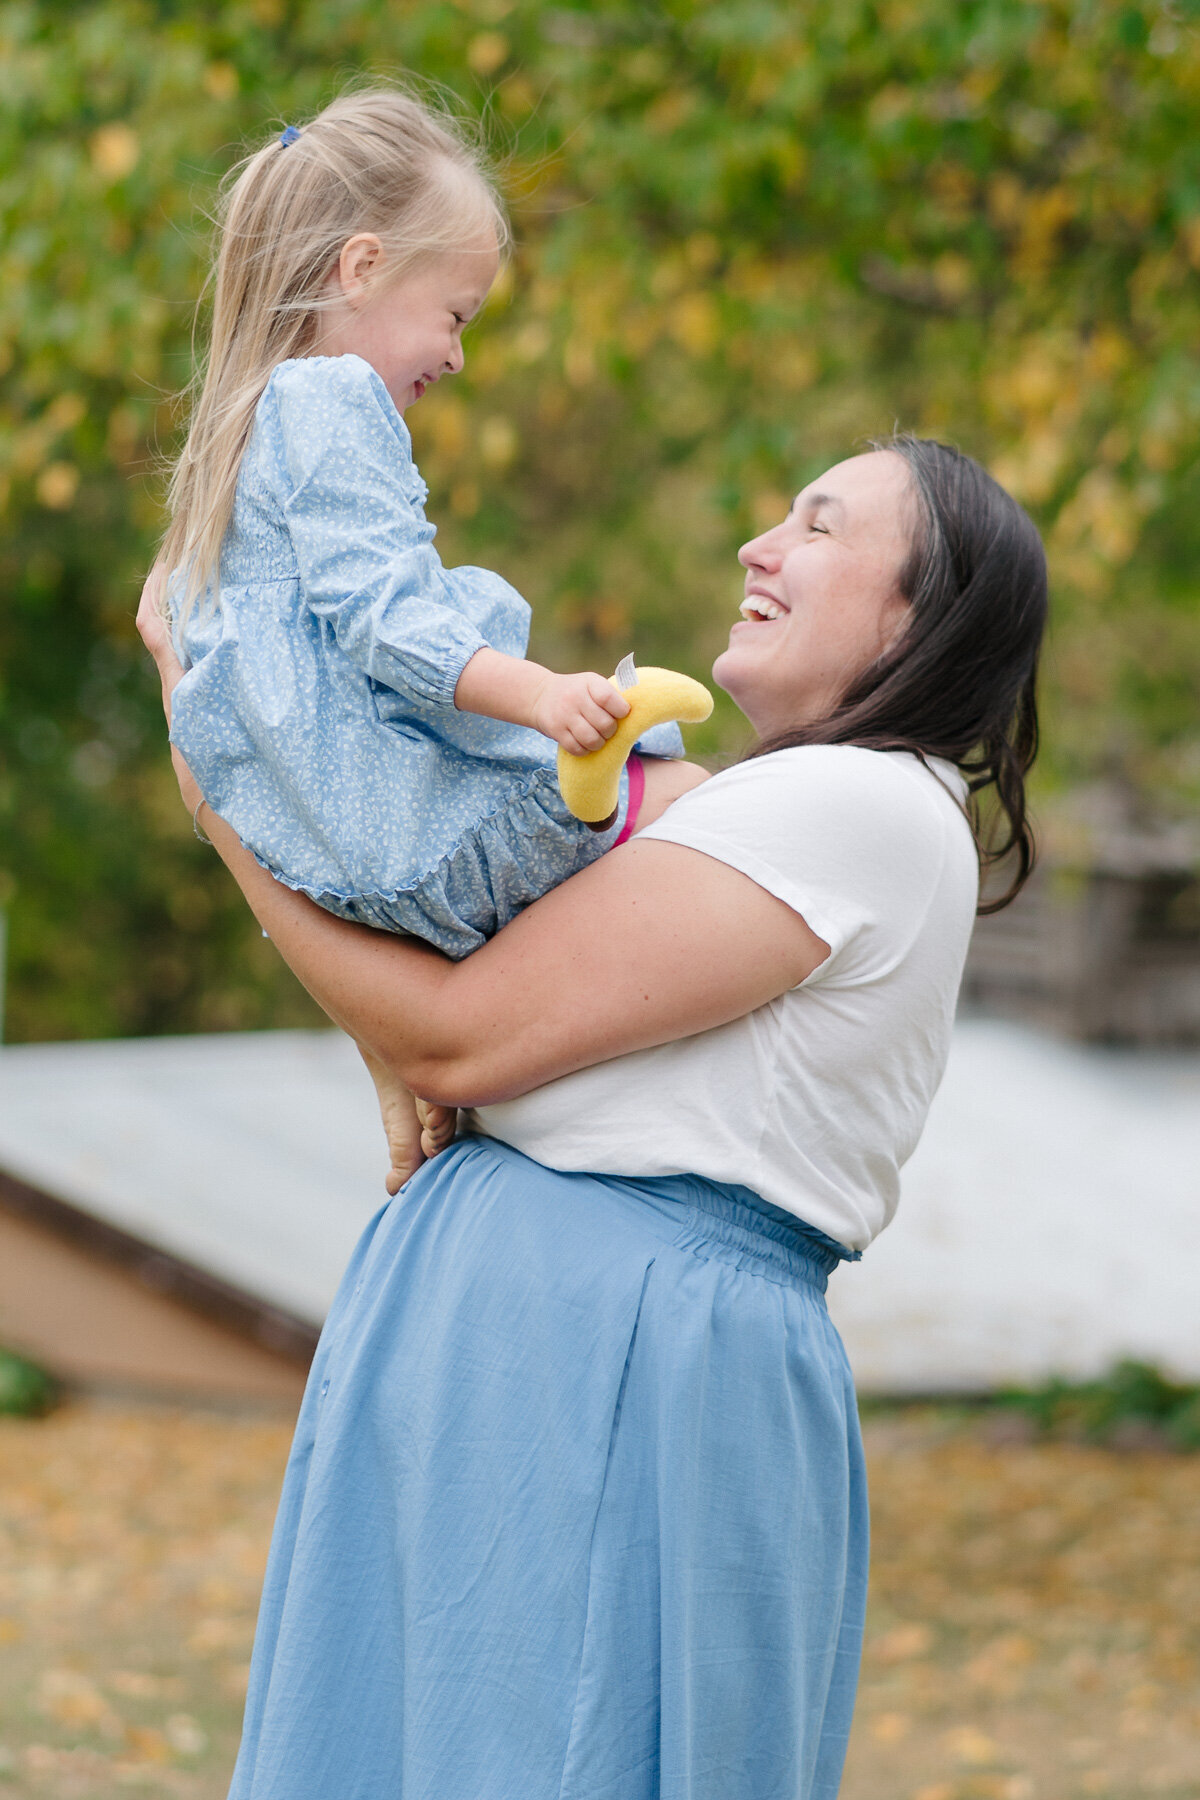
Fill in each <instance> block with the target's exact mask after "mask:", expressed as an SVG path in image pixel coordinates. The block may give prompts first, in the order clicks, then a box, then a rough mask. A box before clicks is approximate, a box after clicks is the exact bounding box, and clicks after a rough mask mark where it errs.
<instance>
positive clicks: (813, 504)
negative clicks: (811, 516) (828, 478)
mask: <svg viewBox="0 0 1200 1800" xmlns="http://www.w3.org/2000/svg"><path fill="white" fill-rule="evenodd" d="M807 505H808V510H809V512H810V513H815V512H820V510H821V508H822V507H823V506H836V507H837V509H838V511H839V512H842V513H844V512H845V510H846V506H845V502H844V501H842V500H839V499H838V497H837V495H836V494H810V495H809V496H808V501H807Z"/></svg>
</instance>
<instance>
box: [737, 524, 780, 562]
mask: <svg viewBox="0 0 1200 1800" xmlns="http://www.w3.org/2000/svg"><path fill="white" fill-rule="evenodd" d="M774 535H775V534H774V532H772V531H764V532H763V533H762V534H761V535H760V536H759V537H756V538H751V539H750V542H749V543H748V544H743V545H742V547H741V549H740V550H739V551H738V561H739V562H740V563H741V565H742V567H743V569H767V568H771V567H774V566H775V565H776V564H778V562H779V557H778V555H777V554H776V553H775V551H774V549H773V547H772V539H773V537H774Z"/></svg>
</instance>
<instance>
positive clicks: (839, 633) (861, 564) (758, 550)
mask: <svg viewBox="0 0 1200 1800" xmlns="http://www.w3.org/2000/svg"><path fill="white" fill-rule="evenodd" d="M915 519H916V511H915V504H914V496H913V493H912V484H911V479H910V477H909V473H908V469H907V467H906V466H905V463H904V461H903V459H902V458H901V457H899V456H897V455H896V453H895V452H894V451H892V450H873V451H871V452H870V453H869V454H868V455H865V456H854V457H851V458H850V459H849V460H848V461H846V462H842V463H838V464H837V466H836V467H835V468H832V469H830V470H828V471H827V472H826V474H824V475H822V476H821V477H820V478H819V479H818V480H817V481H814V482H812V483H811V484H810V485H809V486H808V487H806V488H805V489H804V491H803V493H801V494H799V495H797V497H796V500H795V501H794V503H793V505H792V509H791V511H790V512H789V513H788V515H787V517H786V518H785V519H784V520H783V522H782V523H781V524H779V525H775V526H773V527H772V528H771V530H770V531H764V532H763V534H762V536H761V537H756V538H753V539H752V540H751V542H750V543H748V544H743V546H742V548H741V550H740V551H739V552H738V561H739V562H740V563H741V564H742V565H743V567H744V568H745V570H746V598H745V600H744V601H743V602H742V607H741V611H742V619H741V621H740V622H739V623H738V624H736V625H735V626H734V627H733V629H732V631H731V632H730V634H729V648H728V649H727V650H726V651H724V652H723V654H722V655H720V656H719V657H718V658H717V660H716V662H715V663H714V664H713V677H714V679H715V680H716V682H717V683H718V685H719V686H720V687H722V688H724V689H725V692H726V693H727V694H729V695H730V697H731V698H732V699H733V700H735V701H736V702H737V704H738V706H739V707H740V708H741V710H742V711H743V712H744V713H745V715H746V717H747V718H748V719H749V720H750V722H751V724H752V725H753V726H754V728H755V730H756V731H757V732H758V734H759V736H760V737H774V736H775V735H776V734H777V733H780V732H783V731H786V730H788V729H789V728H794V727H795V726H797V725H801V724H807V723H810V722H812V721H813V720H816V719H821V718H825V717H826V716H827V715H828V714H829V713H830V712H832V711H833V710H834V708H835V707H836V706H837V704H838V702H839V701H840V700H841V698H842V696H843V694H845V693H846V691H847V689H848V688H849V687H850V685H851V684H852V682H853V681H854V680H855V679H856V678H857V677H858V676H859V675H860V674H861V673H862V671H863V670H864V669H866V668H867V667H868V666H869V665H870V664H871V663H872V662H874V661H875V659H876V657H878V656H880V655H881V654H882V653H883V651H884V650H886V649H887V648H888V647H889V646H890V645H891V644H892V643H894V642H895V640H896V638H897V637H898V636H899V634H900V632H901V631H902V630H903V629H904V625H905V622H906V620H907V617H908V602H907V600H905V598H904V596H903V595H902V593H901V592H900V576H901V572H902V570H903V568H904V565H905V563H906V562H907V560H908V557H909V554H910V551H911V548H912V535H913V528H914V522H915Z"/></svg>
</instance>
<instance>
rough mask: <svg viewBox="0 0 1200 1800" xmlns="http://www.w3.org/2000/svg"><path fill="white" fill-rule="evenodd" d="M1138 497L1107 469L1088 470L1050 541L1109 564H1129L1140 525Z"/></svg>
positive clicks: (1140, 513) (1064, 508)
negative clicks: (1080, 551) (1097, 557)
mask: <svg viewBox="0 0 1200 1800" xmlns="http://www.w3.org/2000/svg"><path fill="white" fill-rule="evenodd" d="M1142 511H1143V509H1142V506H1141V505H1140V504H1139V501H1138V497H1137V495H1136V494H1135V493H1134V492H1133V491H1132V490H1131V489H1130V488H1128V487H1127V486H1125V484H1124V483H1123V482H1122V481H1121V480H1120V479H1119V477H1118V476H1117V475H1116V474H1115V473H1114V472H1113V470H1112V469H1110V468H1098V469H1091V470H1089V472H1088V473H1087V474H1086V475H1085V476H1084V477H1083V480H1082V481H1081V482H1080V483H1079V486H1078V487H1077V488H1076V490H1075V492H1074V494H1073V495H1072V496H1071V498H1070V499H1069V500H1068V501H1067V503H1066V505H1065V506H1064V507H1063V508H1062V510H1061V512H1060V513H1059V515H1058V518H1057V519H1056V521H1055V525H1054V532H1053V542H1054V544H1055V545H1061V546H1062V547H1064V548H1067V549H1074V548H1079V547H1083V548H1086V549H1087V550H1088V551H1090V552H1092V553H1093V554H1095V555H1098V556H1099V557H1100V558H1102V559H1103V561H1105V562H1107V563H1109V564H1121V563H1125V562H1128V560H1129V558H1130V556H1132V554H1133V552H1134V549H1135V548H1136V546H1137V541H1138V535H1139V532H1140V530H1141V523H1142Z"/></svg>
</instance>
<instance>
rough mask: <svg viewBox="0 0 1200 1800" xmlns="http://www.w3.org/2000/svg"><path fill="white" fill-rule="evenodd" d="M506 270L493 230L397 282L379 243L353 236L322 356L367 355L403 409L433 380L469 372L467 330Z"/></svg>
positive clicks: (335, 277) (336, 283) (334, 280)
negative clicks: (499, 274)
mask: <svg viewBox="0 0 1200 1800" xmlns="http://www.w3.org/2000/svg"><path fill="white" fill-rule="evenodd" d="M499 267H500V253H499V251H498V249H497V247H496V238H495V233H494V232H492V231H491V229H490V228H489V229H487V230H486V231H482V232H481V233H480V234H479V237H478V239H477V240H476V241H475V242H473V243H468V244H467V245H465V246H464V247H463V249H462V250H455V251H448V252H446V253H445V254H443V255H440V256H436V257H432V258H430V259H429V260H428V261H427V262H422V263H418V264H417V266H416V267H415V268H414V269H413V270H412V271H411V272H410V273H407V274H404V275H400V276H398V277H397V278H396V279H394V280H390V281H389V280H388V279H387V278H386V253H385V251H384V248H383V245H382V243H381V242H380V240H379V238H377V237H375V236H374V235H373V234H372V233H368V232H364V233H362V234H361V235H360V236H359V237H356V238H351V239H350V240H349V242H348V243H347V244H346V245H345V246H344V247H343V249H342V254H341V258H340V260H339V264H338V267H337V269H335V270H334V272H333V274H332V275H331V277H330V296H331V299H332V300H333V305H332V306H331V307H330V309H329V311H328V312H327V313H326V314H325V315H324V317H325V320H326V323H325V324H324V327H323V329H322V330H321V331H320V333H319V336H318V340H317V343H316V345H315V346H314V349H315V352H316V354H317V355H320V356H346V355H354V356H361V357H362V358H363V360H364V361H365V362H369V363H370V365H371V367H372V368H373V369H374V370H375V372H376V374H377V375H379V377H380V378H381V380H382V381H383V384H384V386H385V387H386V388H387V391H388V393H389V394H390V395H391V397H392V399H393V401H394V402H395V404H396V406H397V408H398V409H399V411H400V412H403V411H404V410H405V408H406V407H408V406H411V405H412V404H413V402H414V401H415V400H419V399H420V398H421V395H422V394H423V393H424V392H425V390H426V388H427V387H430V386H431V385H432V383H433V382H435V381H438V380H440V379H441V377H442V376H443V375H456V374H457V373H458V371H459V370H460V369H461V368H462V366H463V346H462V334H463V328H464V326H466V325H468V324H469V323H470V321H471V320H472V319H473V318H474V317H475V314H476V313H477V312H478V311H479V309H480V307H481V306H482V305H483V303H484V301H485V300H486V299H487V297H488V293H489V291H490V289H491V286H492V283H493V282H494V281H495V279H496V273H497V270H498V269H499Z"/></svg>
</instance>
